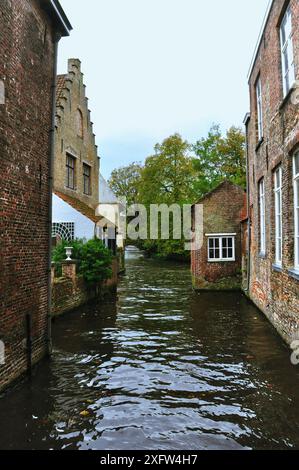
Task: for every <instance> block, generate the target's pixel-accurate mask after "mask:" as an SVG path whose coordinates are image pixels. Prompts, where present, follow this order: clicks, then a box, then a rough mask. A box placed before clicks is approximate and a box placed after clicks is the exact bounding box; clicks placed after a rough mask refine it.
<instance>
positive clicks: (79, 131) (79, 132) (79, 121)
mask: <svg viewBox="0 0 299 470" xmlns="http://www.w3.org/2000/svg"><path fill="white" fill-rule="evenodd" d="M77 135H78V136H79V137H81V139H83V114H82V112H81V111H80V109H77Z"/></svg>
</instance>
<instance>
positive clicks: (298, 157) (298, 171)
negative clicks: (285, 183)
mask: <svg viewBox="0 0 299 470" xmlns="http://www.w3.org/2000/svg"><path fill="white" fill-rule="evenodd" d="M294 163H295V165H294V166H295V175H299V152H297V153H296V155H295V157H294Z"/></svg>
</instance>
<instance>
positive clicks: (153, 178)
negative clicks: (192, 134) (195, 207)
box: [139, 134, 195, 206]
mask: <svg viewBox="0 0 299 470" xmlns="http://www.w3.org/2000/svg"><path fill="white" fill-rule="evenodd" d="M189 150H190V145H189V143H188V142H187V141H184V140H183V139H182V137H181V136H180V135H179V134H174V135H172V136H170V137H168V138H167V139H165V140H164V141H163V142H162V144H157V145H156V146H155V155H152V156H150V157H148V158H147V159H146V162H145V166H144V168H143V169H142V171H141V178H140V181H139V202H141V203H143V204H145V205H146V206H148V205H149V204H158V203H159V204H161V203H166V204H173V203H176V204H183V203H185V202H187V201H189V202H191V201H192V202H193V199H194V193H193V188H192V181H193V179H194V177H195V172H194V167H193V164H192V159H191V157H190V155H189Z"/></svg>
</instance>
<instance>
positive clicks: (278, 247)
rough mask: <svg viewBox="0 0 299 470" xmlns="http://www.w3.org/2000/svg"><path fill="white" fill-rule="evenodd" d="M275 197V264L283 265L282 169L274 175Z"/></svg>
mask: <svg viewBox="0 0 299 470" xmlns="http://www.w3.org/2000/svg"><path fill="white" fill-rule="evenodd" d="M274 195H275V263H276V264H277V265H281V263H282V169H281V167H279V168H278V169H277V170H276V171H275V173H274Z"/></svg>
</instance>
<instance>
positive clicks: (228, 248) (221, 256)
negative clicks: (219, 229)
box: [208, 235, 235, 262]
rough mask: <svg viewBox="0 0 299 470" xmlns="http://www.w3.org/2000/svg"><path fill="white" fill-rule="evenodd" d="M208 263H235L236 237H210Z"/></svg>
mask: <svg viewBox="0 0 299 470" xmlns="http://www.w3.org/2000/svg"><path fill="white" fill-rule="evenodd" d="M208 261H210V262H217V261H235V235H233V236H232V235H221V236H218V235H215V236H214V235H213V236H209V238H208Z"/></svg>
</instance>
